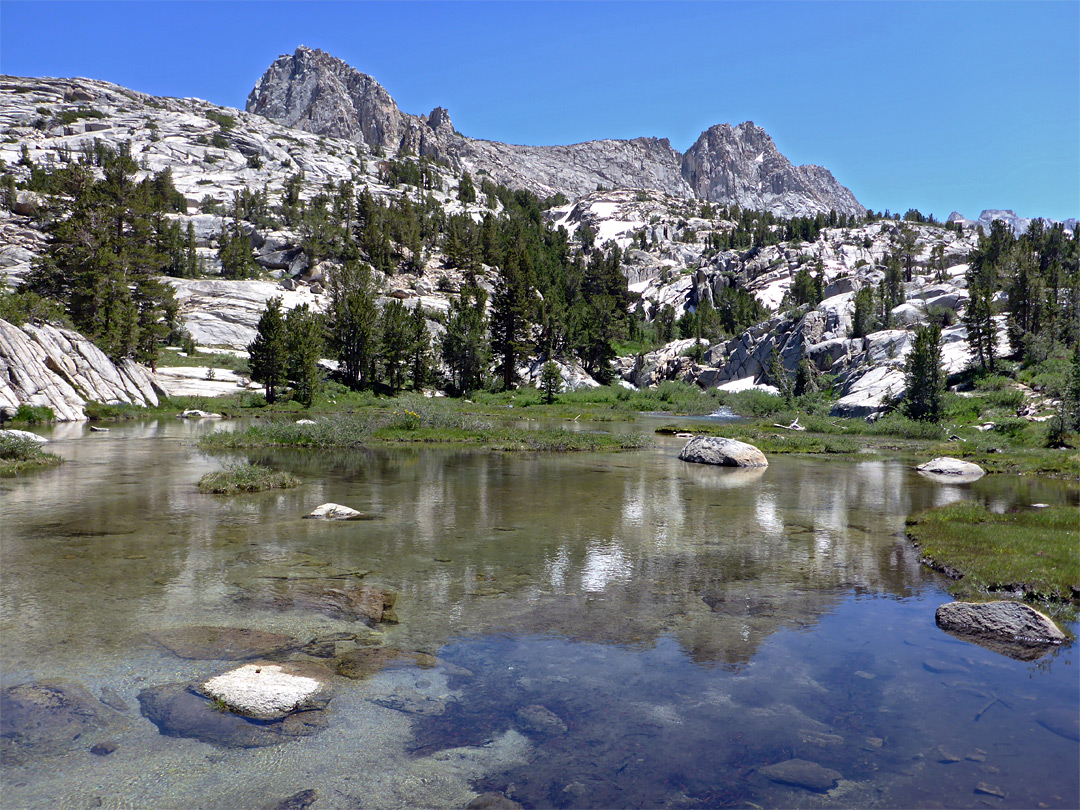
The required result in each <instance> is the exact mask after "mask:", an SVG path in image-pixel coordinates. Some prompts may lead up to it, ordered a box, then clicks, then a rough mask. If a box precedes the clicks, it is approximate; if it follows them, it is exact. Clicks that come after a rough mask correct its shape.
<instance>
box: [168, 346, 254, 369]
mask: <svg viewBox="0 0 1080 810" xmlns="http://www.w3.org/2000/svg"><path fill="white" fill-rule="evenodd" d="M157 364H158V366H159V367H161V368H176V367H186V368H190V367H192V366H213V367H214V368H218V369H228V370H229V371H235V372H236V373H237V374H247V373H248V359H247V358H246V357H237V356H236V355H235V354H231V353H220V354H219V353H216V352H200V351H198V350H196V351H195V352H192V353H186V352H185V353H184V354H183V355H181V353H180V352H174V351H163V352H162V353H161V356H160V357H159V358H158V363H157Z"/></svg>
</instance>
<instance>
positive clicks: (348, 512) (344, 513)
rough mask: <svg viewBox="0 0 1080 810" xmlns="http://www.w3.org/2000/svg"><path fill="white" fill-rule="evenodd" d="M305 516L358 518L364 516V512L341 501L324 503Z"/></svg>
mask: <svg viewBox="0 0 1080 810" xmlns="http://www.w3.org/2000/svg"><path fill="white" fill-rule="evenodd" d="M304 517H309V518H315V519H318V520H356V519H357V518H360V517H363V513H361V512H357V511H356V510H355V509H350V508H349V507H348V506H342V505H341V504H339V503H324V504H323V505H322V506H317V507H315V509H314V511H312V512H311V513H310V514H307V515H305V516H304Z"/></svg>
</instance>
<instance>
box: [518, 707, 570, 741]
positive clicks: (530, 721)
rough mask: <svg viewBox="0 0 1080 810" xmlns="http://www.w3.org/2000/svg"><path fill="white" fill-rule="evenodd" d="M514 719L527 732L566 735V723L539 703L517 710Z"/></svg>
mask: <svg viewBox="0 0 1080 810" xmlns="http://www.w3.org/2000/svg"><path fill="white" fill-rule="evenodd" d="M514 717H515V718H516V719H517V721H518V723H520V724H521V725H522V726H523V727H524V728H525V730H526V731H532V732H536V733H538V734H565V733H566V730H567V729H566V723H564V722H563V720H562V718H561V717H559V715H557V714H555V712H553V711H551V709H549V708H547V707H546V706H541V705H540V704H538V703H534V704H532V705H530V706H523V707H522V708H520V709H518V710H517V712H516V713H515V714H514Z"/></svg>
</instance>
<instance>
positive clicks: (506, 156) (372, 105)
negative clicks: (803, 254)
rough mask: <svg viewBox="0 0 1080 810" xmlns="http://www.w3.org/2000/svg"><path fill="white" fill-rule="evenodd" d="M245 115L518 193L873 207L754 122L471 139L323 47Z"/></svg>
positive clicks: (279, 71) (251, 100)
mask: <svg viewBox="0 0 1080 810" xmlns="http://www.w3.org/2000/svg"><path fill="white" fill-rule="evenodd" d="M245 109H246V110H247V111H248V112H251V113H255V114H258V115H262V116H264V117H267V118H269V119H270V120H272V121H275V122H277V123H282V124H285V125H286V126H293V127H297V128H299V129H304V130H306V131H308V132H312V133H314V134H318V135H325V136H333V137H343V138H348V139H350V140H353V141H357V142H359V141H362V142H363V143H366V144H367V145H368V146H369V147H371V148H373V149H377V150H378V149H386V150H389V151H392V152H394V153H399V152H401V151H409V152H411V153H413V154H416V155H420V156H422V157H434V158H440V159H443V160H448V161H449V162H450V163H451V164H452V165H455V167H458V168H461V169H464V170H467V171H470V172H473V173H476V174H479V173H481V172H483V173H486V174H487V175H489V176H490V177H491V178H492V179H493V180H495V181H496V182H498V183H502V184H505V185H508V186H511V187H518V188H525V189H527V190H529V191H532V192H534V193H537V194H540V195H543V196H548V195H551V194H555V193H562V194H565V195H566V196H568V197H571V198H579V197H581V196H583V195H585V194H587V193H589V192H592V191H595V190H596V189H597V187H599V186H604V187H615V188H640V189H644V190H647V191H659V192H662V193H665V194H671V195H673V196H677V197H687V198H695V197H696V198H699V199H705V200H709V201H710V202H716V203H721V204H736V205H739V206H741V207H747V208H756V209H760V210H764V211H771V212H772V213H775V214H779V215H782V216H807V215H809V216H813V215H815V214H817V213H824V214H827V213H829V211H830V210H835V211H836V212H837V213H841V214H855V215H859V216H861V215H862V214H864V213H865V212H866V209H865V208H864V207H863V206H862V205H861V204H860V203H859V202H858V200H856V199H855V196H854V195H853V194H852V193H851V192H850V191H849V190H848V189H847V188H846V187H844V186H842V185H841V184H840V183H839V182H838V181H837V180H836V179H835V178H834V177H833V175H832V173H831V172H829V171H828V170H827V169H825V168H823V167H820V166H814V165H806V166H795V165H793V164H792V163H791V162H790V161H789V160H788V159H787V158H786V157H784V156H783V155H782V154H781V153H780V152H779V150H778V149H777V148H776V145H775V144H774V143H773V141H772V138H771V137H769V135H768V133H766V132H765V130H763V129H761V128H760V127H757V126H755V125H754V124H753V122H752V121H747V122H743V123H742V124H738V125H737V126H735V127H732V126H731V125H730V124H717V125H715V126H713V127H710V128H709V129H707V130H706V131H705V132H703V133H702V134H701V136H700V137H699V138H698V139H697V141H695V143H694V144H693V145H692V146H691V147H690V148H689V149H688V150H687V151H686V152H685V153H680V152H679V151H678V150H676V149H674V148H673V147H672V146H671V142H670V140H668V139H667V138H660V137H655V136H642V137H638V138H633V139H629V140H625V139H614V138H611V139H599V140H591V141H583V142H580V143H575V144H569V145H565V146H560V145H551V146H544V145H525V144H507V143H502V142H499V141H492V140H485V139H474V138H468V137H466V136H464V135H462V134H461V133H459V132H457V131H456V130H455V129H454V127H453V124H452V123H451V121H450V116H449V113H448V112H447V111H446V110H445V109H444V108H442V107H436V108H435V109H434V110H432V112H431V113H429V114H428V115H427V116H418V115H411V114H409V113H404V112H402V111H401V109H400V108H399V107H398V106H397V103H396V102H395V101H394V99H393V97H392V96H391V95H390V93H389V92H388V91H387V90H386V89H385V88H384V87H383V86H382V85H381V84H380V83H379V82H378V81H377V80H375V79H374V78H372V77H371V76H369V75H367V74H364V73H361V72H360V71H358V70H356V69H355V68H353V67H351V66H349V65H348V64H347V63H345V62H344V61H342V60H341V59H338V58H337V57H334V56H331V55H330V54H328V53H326V52H324V51H321V50H319V49H312V48H308V47H306V46H300V47H298V48H297V49H296V51H295V52H294V53H292V54H283V55H281V56H279V57H278V58H277V59H276V60H275V61H274V62H273V63H272V64H271V65H270V67H269V68H267V70H266V71H265V72H264V73H263V75H262V76H261V77H260V78H259V79H258V81H256V83H255V86H254V87H253V89H252V91H251V93H250V94H249V96H248V99H247V103H246V107H245Z"/></svg>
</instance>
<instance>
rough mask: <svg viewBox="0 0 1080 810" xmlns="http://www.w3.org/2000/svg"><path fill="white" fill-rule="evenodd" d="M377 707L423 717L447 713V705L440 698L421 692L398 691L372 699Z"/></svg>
mask: <svg viewBox="0 0 1080 810" xmlns="http://www.w3.org/2000/svg"><path fill="white" fill-rule="evenodd" d="M370 700H371V702H372V703H374V704H375V705H377V706H383V707H384V708H387V709H394V710H395V711H399V712H402V713H403V714H417V715H420V716H422V717H437V716H438V715H440V714H442V713H443V712H445V711H446V703H445V702H444V701H442V700H439V699H438V698H433V697H428V696H427V695H422V694H420V693H419V692H407V691H405V690H402V689H398V690H397V691H395V692H394V693H393V694H390V695H385V696H383V697H377V698H370Z"/></svg>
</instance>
